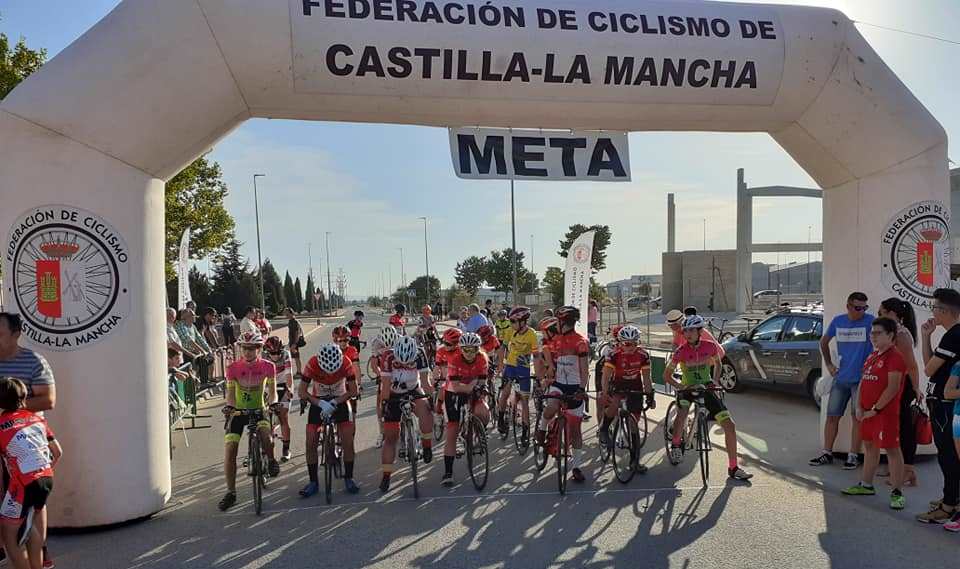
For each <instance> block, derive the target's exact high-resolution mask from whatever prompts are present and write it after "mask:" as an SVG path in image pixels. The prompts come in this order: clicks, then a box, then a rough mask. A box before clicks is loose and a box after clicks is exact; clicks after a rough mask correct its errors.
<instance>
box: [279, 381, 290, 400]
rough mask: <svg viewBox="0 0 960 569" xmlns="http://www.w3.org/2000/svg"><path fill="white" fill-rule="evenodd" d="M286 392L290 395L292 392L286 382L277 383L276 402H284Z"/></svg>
mask: <svg viewBox="0 0 960 569" xmlns="http://www.w3.org/2000/svg"><path fill="white" fill-rule="evenodd" d="M288 394H289V395H292V392H291V391H290V389H289V388H288V387H287V384H286V383H284V384H278V385H277V401H278V402H280V403H286V402H287V395H288Z"/></svg>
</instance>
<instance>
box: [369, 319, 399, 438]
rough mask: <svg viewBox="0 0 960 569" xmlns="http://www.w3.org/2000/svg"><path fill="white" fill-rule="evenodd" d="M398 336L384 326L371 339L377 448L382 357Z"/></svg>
mask: <svg viewBox="0 0 960 569" xmlns="http://www.w3.org/2000/svg"><path fill="white" fill-rule="evenodd" d="M399 337H400V334H399V333H398V332H397V329H396V328H394V327H393V326H384V327H383V328H382V329H381V330H380V335H379V336H377V337H376V338H374V339H373V342H371V345H370V348H371V351H372V352H373V370H372V371H373V373H374V375H375V376H376V378H377V379H375V380H374V382H375V383H376V384H377V427H378V428H379V430H380V434H379V435H377V448H380V447H382V446H383V399H381V398H380V393H381V392H380V369H381V368H382V367H383V357H384V356H385V355H386V354H387V352H389V351H390V348H391V347H392V346H393V343H394V342H396V341H397V338H399Z"/></svg>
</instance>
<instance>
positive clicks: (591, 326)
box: [587, 300, 600, 344]
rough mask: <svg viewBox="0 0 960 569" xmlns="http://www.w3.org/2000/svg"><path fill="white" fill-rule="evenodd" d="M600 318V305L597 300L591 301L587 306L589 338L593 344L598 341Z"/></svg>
mask: <svg viewBox="0 0 960 569" xmlns="http://www.w3.org/2000/svg"><path fill="white" fill-rule="evenodd" d="M599 320H600V305H599V304H597V301H596V300H591V301H590V306H589V307H588V308H587V338H589V339H590V343H591V344H595V343H597V322H598V321H599Z"/></svg>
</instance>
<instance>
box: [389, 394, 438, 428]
mask: <svg viewBox="0 0 960 569" xmlns="http://www.w3.org/2000/svg"><path fill="white" fill-rule="evenodd" d="M413 394H414V398H415V399H423V398H425V397H426V396H427V394H426V393H424V392H423V389H421V388H419V387H418V388H417V389H416V390H414V391H413ZM404 395H406V394H405V393H392V394H391V395H390V399H387V401H386V409H384V410H383V422H384V423H399V422H400V419H401V418H402V417H403V409H401V408H400V402H401V401H402V400H403V397H404ZM447 397H450V394H449V393H448V394H447Z"/></svg>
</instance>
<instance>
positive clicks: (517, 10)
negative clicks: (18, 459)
mask: <svg viewBox="0 0 960 569" xmlns="http://www.w3.org/2000/svg"><path fill="white" fill-rule="evenodd" d="M251 117H269V118H284V119H299V120H324V121H354V122H380V123H403V124H417V125H430V126H465V125H484V126H493V127H498V126H499V127H534V128H536V127H540V128H557V129H567V128H576V129H608V130H628V131H651V130H673V131H727V132H732V131H737V132H743V131H763V132H768V133H769V134H770V135H771V136H772V137H773V138H774V139H775V140H776V141H777V142H778V143H780V144H781V145H782V146H783V147H784V148H785V149H786V150H787V151H788V152H789V153H790V154H791V155H792V156H793V157H794V158H795V159H796V160H797V162H798V163H799V164H800V165H801V166H802V167H803V168H804V169H806V171H807V172H809V173H810V175H811V176H812V177H813V178H814V179H815V180H816V181H817V182H818V183H819V184H820V186H821V187H823V188H824V189H825V192H824V261H825V264H826V269H825V283H824V285H825V287H824V288H825V291H826V298H827V310H828V311H829V312H836V311H838V310H841V309H842V303H843V301H844V298H845V295H846V293H847V292H848V291H850V290H854V289H860V290H864V291H866V292H867V293H868V294H869V295H870V296H871V297H872V298H874V299H876V298H880V297H884V296H887V295H889V294H890V289H891V288H894V289H897V287H898V286H899V290H901V291H904V294H909V295H913V296H914V297H915V298H914V300H915V301H916V302H917V303H918V305H919V306H921V307H922V306H924V302H925V298H927V297H924V294H927V296H928V293H929V290H931V287H932V286H934V285H936V284H942V283H943V282H944V281H945V278H944V274H943V266H942V265H943V261H944V257H943V256H942V255H941V254H940V252H941V251H942V250H943V247H942V241H943V240H944V239H946V238H947V236H946V235H945V234H944V228H942V227H940V225H938V224H937V220H940V221H942V219H941V218H942V217H943V215H948V214H943V215H941V214H942V212H940V209H941V207H942V204H941V203H939V202H943V203H947V204H948V203H949V202H948V199H949V198H948V181H947V157H946V147H947V143H946V135H945V133H944V131H943V129H942V128H941V126H940V125H939V124H938V123H937V122H936V120H934V118H933V117H932V116H931V115H930V114H929V113H928V112H927V111H926V110H925V109H924V107H923V106H922V105H921V104H920V103H919V102H918V101H917V100H916V99H915V98H914V97H913V95H912V94H911V93H910V92H909V91H908V90H907V88H906V87H905V86H904V85H903V84H902V83H901V82H900V81H899V80H898V78H897V77H896V76H895V75H894V74H893V73H892V72H891V71H890V69H888V68H887V66H886V65H885V64H884V63H883V62H882V61H881V60H880V58H879V57H878V56H877V54H876V53H874V51H873V50H872V49H871V48H870V46H869V45H867V43H866V42H865V41H864V39H863V38H862V37H861V36H860V34H859V33H858V32H857V30H856V29H855V27H854V26H853V24H852V23H851V21H850V20H849V19H847V18H846V17H845V16H844V15H843V14H841V13H839V12H837V11H833V10H827V9H815V8H801V7H790V6H768V5H750V4H724V3H714V2H654V1H643V0H631V1H627V0H589V1H587V0H579V1H575V0H493V1H491V2H480V1H477V0H456V1H447V0H125V1H123V2H121V3H120V5H119V6H118V7H117V8H116V9H115V10H113V11H112V12H111V13H110V14H109V15H108V16H107V17H106V18H104V19H103V20H102V21H101V22H100V23H98V24H97V25H96V26H94V27H93V28H92V29H91V30H89V31H88V32H87V33H86V34H84V35H83V36H82V37H81V38H80V39H78V40H77V41H76V42H74V43H73V44H72V45H71V46H70V47H69V48H67V49H65V50H64V51H63V52H62V53H60V54H59V55H58V56H57V57H55V58H54V59H53V60H52V61H50V62H49V63H48V64H47V65H46V66H44V68H43V69H42V70H41V71H40V72H39V73H37V74H36V75H34V76H33V77H31V78H30V79H29V80H28V81H26V82H24V83H23V84H22V85H21V86H19V87H18V88H17V89H16V90H15V91H13V92H12V93H11V94H10V95H9V96H8V97H7V99H6V100H5V101H4V102H3V103H2V105H0V187H2V196H3V207H2V208H0V228H3V230H4V231H6V232H7V241H6V243H5V246H4V257H3V262H4V271H3V278H4V282H3V290H4V298H5V303H6V308H7V309H10V310H15V311H20V312H21V313H23V314H24V317H25V318H26V321H27V326H28V332H27V333H26V334H25V342H26V343H27V345H30V346H35V347H38V349H40V350H42V351H43V352H44V353H45V354H46V355H47V356H48V358H49V360H50V362H51V364H52V366H53V368H54V370H55V371H56V375H57V380H58V384H57V385H58V391H59V405H58V407H57V409H56V410H55V411H53V412H51V413H50V417H51V420H52V422H53V424H54V426H55V427H56V428H57V429H58V432H59V433H60V434H61V436H62V437H63V439H64V444H65V448H66V449H67V453H66V457H65V459H64V462H63V464H62V468H61V472H60V475H58V479H57V492H56V494H55V497H56V498H55V501H54V503H53V504H52V509H51V520H52V523H53V525H55V526H92V525H98V524H108V523H113V522H119V521H123V520H129V519H134V518H137V517H141V516H145V515H149V514H151V513H153V512H156V511H158V510H159V509H160V508H161V507H162V506H163V504H164V503H165V502H166V500H167V499H168V498H169V496H170V491H171V482H170V461H169V459H168V455H167V425H166V416H165V406H166V397H167V394H166V385H165V383H166V382H165V378H164V371H165V350H164V338H165V336H164V314H163V308H164V307H163V302H162V301H161V299H162V298H163V295H164V276H163V262H162V261H163V245H164V233H163V208H164V202H163V184H164V181H165V180H166V179H168V178H170V177H171V176H173V175H174V174H175V173H176V172H177V171H178V170H179V169H181V168H182V167H183V166H184V165H186V164H188V163H189V162H190V161H191V160H193V159H194V158H196V157H197V156H199V155H200V154H202V153H203V152H205V151H207V150H208V149H210V148H211V147H212V145H213V144H215V143H216V142H217V141H218V140H219V139H220V138H222V137H223V136H225V135H226V134H228V133H229V132H230V131H231V129H233V128H235V127H236V126H237V125H238V124H240V123H241V122H243V121H244V120H246V119H249V118H251ZM641 163H642V161H641ZM731 199H732V198H731ZM947 210H948V211H949V207H947ZM901 211H903V212H905V213H903V215H901V216H900V218H899V219H897V212H901ZM638 214H639V212H638ZM918 218H931V219H933V218H935V219H933V221H930V223H929V224H928V225H929V226H926V225H925V226H924V228H923V231H921V232H920V233H922V234H923V239H920V238H919V237H916V235H915V236H914V237H915V238H914V241H917V240H920V241H923V240H924V239H925V240H926V241H923V243H924V244H927V243H929V245H930V246H929V247H927V246H926V245H923V246H922V247H921V246H920V245H917V247H914V248H913V249H910V247H913V246H914V243H913V241H911V242H910V243H909V247H907V249H910V250H908V251H907V258H906V261H903V259H899V261H901V265H903V266H902V267H901V269H903V270H902V271H901V270H897V271H893V272H894V273H895V274H892V276H891V274H888V273H890V272H891V269H892V268H893V269H895V268H896V267H890V266H888V263H886V262H883V260H884V259H887V258H888V257H884V255H885V254H886V253H885V251H887V249H889V247H890V244H889V243H886V244H885V243H884V241H885V240H886V239H887V236H893V234H895V233H897V232H900V230H901V229H904V226H905V225H909V224H910V223H912V221H913V220H916V219H918ZM928 221H929V220H928ZM914 229H916V228H914ZM905 231H906V229H904V232H905ZM891 232H892V233H891ZM914 233H916V232H914ZM917 235H919V234H917ZM899 245H903V243H900V244H899ZM885 247H886V249H885ZM931 251H932V252H933V253H934V257H933V259H932V260H931V257H930V252H931ZM946 254H947V255H948V254H949V253H946ZM911 255H912V257H911ZM921 257H922V259H921ZM895 260H896V259H895ZM947 261H948V259H947ZM911 262H912V263H913V269H914V270H913V271H912V275H913V276H912V277H911V276H910V274H907V273H910V271H909V269H910V263H911ZM925 263H926V264H925ZM931 263H932V264H931ZM931 267H932V269H931ZM911 279H912V280H911ZM917 281H919V282H917ZM58 284H59V285H60V287H59V289H58V286H57V285H58ZM910 291H915V292H910Z"/></svg>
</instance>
